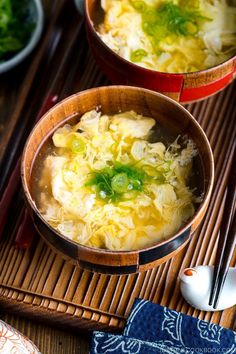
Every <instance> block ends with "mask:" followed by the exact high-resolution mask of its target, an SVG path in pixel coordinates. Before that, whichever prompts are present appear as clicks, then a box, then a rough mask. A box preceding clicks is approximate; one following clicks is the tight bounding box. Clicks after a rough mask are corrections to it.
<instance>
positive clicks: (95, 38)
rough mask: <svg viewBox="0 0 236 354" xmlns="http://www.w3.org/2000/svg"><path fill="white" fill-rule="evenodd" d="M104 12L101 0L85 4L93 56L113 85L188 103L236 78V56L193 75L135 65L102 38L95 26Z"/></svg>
mask: <svg viewBox="0 0 236 354" xmlns="http://www.w3.org/2000/svg"><path fill="white" fill-rule="evenodd" d="M100 12H101V8H100V1H99V0H86V1H85V15H86V25H87V34H88V40H89V44H90V47H91V50H92V52H93V55H94V57H95V59H96V61H97V63H98V65H99V66H100V68H101V69H102V71H103V72H104V73H105V74H106V75H107V77H108V78H109V79H110V80H111V81H112V82H113V83H114V84H122V85H134V86H138V87H145V88H147V89H150V90H154V91H157V92H161V93H163V94H165V95H167V96H169V97H171V98H173V99H174V100H176V101H179V102H182V103H187V102H193V101H198V100H202V99H204V98H206V97H209V96H211V95H213V94H215V93H217V92H219V91H221V90H222V89H224V88H225V87H226V86H227V85H229V84H230V83H231V82H232V81H233V79H234V78H235V77H236V56H235V55H234V56H233V57H231V58H229V59H228V60H226V61H225V62H223V63H222V64H219V65H216V66H214V67H211V68H209V69H205V70H201V71H197V72H190V73H181V74H174V73H165V72H160V71H155V70H151V69H146V68H143V67H141V66H139V65H136V64H134V63H132V62H130V61H128V60H126V59H123V58H122V57H121V56H119V55H118V54H116V53H115V52H114V51H113V50H111V49H110V48H109V47H108V46H107V45H106V44H105V43H104V42H103V41H102V40H101V38H100V37H99V35H98V33H97V30H96V24H97V23H98V14H99V13H100Z"/></svg>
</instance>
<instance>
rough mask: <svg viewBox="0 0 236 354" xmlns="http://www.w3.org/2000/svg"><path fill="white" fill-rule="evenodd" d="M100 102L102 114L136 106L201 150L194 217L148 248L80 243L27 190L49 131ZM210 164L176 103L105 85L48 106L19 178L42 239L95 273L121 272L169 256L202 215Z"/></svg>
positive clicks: (203, 143) (198, 132) (200, 135)
mask: <svg viewBox="0 0 236 354" xmlns="http://www.w3.org/2000/svg"><path fill="white" fill-rule="evenodd" d="M96 107H101V111H102V113H104V114H115V113H117V112H119V111H127V110H131V109H132V110H134V111H136V112H137V113H139V114H143V115H146V116H150V117H153V118H155V119H157V120H158V121H159V122H160V124H162V126H163V125H164V127H165V128H167V129H168V127H169V129H172V131H173V129H174V131H175V132H176V136H177V134H179V133H180V134H182V135H184V134H187V135H188V136H189V138H191V139H192V140H193V141H194V142H195V144H196V146H197V148H198V150H199V161H200V162H199V163H200V165H201V170H202V172H201V173H199V180H200V182H201V183H200V184H201V190H202V192H203V195H204V197H203V200H202V203H201V204H200V205H199V207H198V209H197V210H196V212H195V214H194V216H193V217H192V218H191V219H190V220H189V221H188V223H187V224H186V225H184V226H183V227H182V228H181V229H180V230H179V231H178V232H177V233H176V234H175V235H173V236H172V237H170V238H169V239H168V240H165V241H162V242H158V243H156V244H154V245H153V246H151V247H147V248H144V249H140V250H135V251H109V250H105V249H98V248H92V247H87V246H83V245H80V244H78V243H76V242H74V241H71V240H70V239H69V238H67V237H66V236H63V235H61V234H60V233H58V232H57V231H56V230H54V229H53V228H52V227H51V226H50V225H49V224H47V222H46V221H45V220H44V219H43V217H42V216H41V215H40V213H39V211H38V209H37V207H36V205H35V203H34V200H33V198H32V195H31V190H30V179H31V171H32V166H33V164H34V160H35V156H36V155H37V154H38V152H39V150H40V147H41V146H42V144H43V142H44V141H45V140H46V139H48V137H50V136H51V135H52V133H53V131H54V130H55V129H56V128H58V127H59V126H62V125H64V124H65V123H66V122H69V123H72V124H74V123H75V121H78V116H79V117H80V116H81V115H82V114H84V113H85V112H88V111H90V110H92V109H95V108H96ZM213 176H214V164H213V156H212V151H211V147H210V145H209V142H208V140H207V138H206V135H205V133H204V132H203V130H202V128H201V127H200V125H199V124H198V123H197V121H196V120H195V119H194V118H193V116H192V115H191V114H190V113H189V112H188V111H187V110H186V109H185V108H184V107H182V106H181V105H180V104H178V103H177V102H175V101H173V100H172V99H170V98H168V97H166V96H164V95H162V94H160V93H156V92H152V91H149V90H146V89H140V88H135V87H129V86H108V87H101V88H94V89H90V90H87V91H84V92H80V93H77V94H75V95H72V96H70V97H68V98H67V99H65V100H63V101H62V102H60V103H59V104H57V105H56V106H54V107H53V108H52V109H51V110H50V111H48V112H47V113H46V114H45V115H44V116H43V117H42V118H41V120H40V121H39V122H38V123H37V125H36V126H35V127H34V129H33V131H32V132H31V134H30V136H29V138H28V140H27V142H26V145H25V148H24V152H23V158H22V182H23V188H24V193H25V196H26V200H27V203H28V206H29V208H30V211H31V215H32V218H33V221H34V224H35V226H36V228H37V230H38V232H39V233H40V235H41V236H42V237H43V239H44V240H45V241H46V242H47V243H48V244H49V245H50V246H51V247H53V248H54V249H55V250H56V251H57V252H60V253H62V254H63V255H64V256H68V257H69V258H70V259H72V260H73V261H74V262H76V264H77V265H79V266H80V267H82V268H86V269H90V270H93V271H96V272H102V273H110V274H114V273H116V274H122V273H134V272H138V271H142V270H146V269H148V268H151V267H153V266H155V265H157V264H160V263H163V262H165V261H166V260H168V259H169V258H170V257H173V256H174V255H175V254H176V253H177V252H178V251H179V250H180V249H181V248H183V247H184V246H185V245H186V243H187V242H188V241H189V240H190V236H191V234H192V233H193V231H194V230H195V229H196V227H197V226H198V224H199V223H200V221H201V220H202V218H203V216H204V214H205V211H206V208H207V205H208V203H209V198H210V195H211V191H212V185H213V178H214V177H213Z"/></svg>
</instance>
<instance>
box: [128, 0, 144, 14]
mask: <svg viewBox="0 0 236 354" xmlns="http://www.w3.org/2000/svg"><path fill="white" fill-rule="evenodd" d="M131 4H132V6H133V8H134V9H135V10H137V11H139V12H144V11H145V10H146V8H147V5H146V4H145V2H144V1H131Z"/></svg>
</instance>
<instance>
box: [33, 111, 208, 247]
mask: <svg viewBox="0 0 236 354" xmlns="http://www.w3.org/2000/svg"><path fill="white" fill-rule="evenodd" d="M77 122H78V123H77V124H75V125H70V124H65V123H64V125H63V126H61V127H59V128H58V129H57V130H55V131H54V133H53V135H52V136H50V137H49V138H48V139H47V140H46V141H45V142H44V144H43V146H42V147H41V149H40V151H39V152H38V154H37V157H36V159H35V162H34V166H33V170H32V176H31V177H32V178H31V191H32V195H33V198H34V201H35V203H36V205H37V208H38V209H39V211H40V213H41V215H42V217H43V218H44V219H45V221H46V222H47V223H48V224H50V225H51V226H52V227H53V228H54V229H55V230H56V231H57V232H59V233H60V234H62V235H64V236H66V237H68V238H69V239H71V240H73V241H75V242H78V243H79V244H82V245H86V246H90V247H97V248H104V249H109V250H135V249H140V248H144V247H147V246H151V245H153V244H155V243H157V242H159V241H162V240H165V239H168V238H170V237H171V236H173V235H174V234H175V233H176V232H177V231H178V230H179V229H180V228H181V226H183V225H184V224H185V223H186V222H187V221H188V220H189V219H190V218H191V217H192V216H193V214H194V212H195V208H196V207H197V205H198V203H199V202H200V201H201V193H202V190H201V188H199V187H198V186H197V185H198V183H197V180H199V179H201V176H200V172H199V171H200V169H199V166H200V164H199V163H200V162H199V160H200V158H199V156H198V151H197V149H196V147H195V145H194V143H193V141H191V140H190V139H189V138H188V137H186V136H178V135H176V134H173V133H168V134H167V133H166V132H165V130H164V129H162V127H161V126H160V125H159V124H158V120H157V121H156V120H155V119H153V118H150V117H145V116H142V115H139V114H137V113H135V112H134V111H128V112H123V113H118V114H115V115H112V116H108V115H106V114H102V113H101V112H98V111H96V110H93V111H90V112H87V113H85V114H84V115H83V116H82V117H81V118H80V119H79V118H78V120H77ZM196 164H199V166H198V168H194V166H195V165H196ZM195 171H198V172H195Z"/></svg>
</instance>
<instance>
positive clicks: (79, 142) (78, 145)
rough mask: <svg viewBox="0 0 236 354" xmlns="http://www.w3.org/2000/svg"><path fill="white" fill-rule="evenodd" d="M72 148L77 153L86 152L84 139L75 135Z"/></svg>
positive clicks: (71, 144)
mask: <svg viewBox="0 0 236 354" xmlns="http://www.w3.org/2000/svg"><path fill="white" fill-rule="evenodd" d="M70 149H71V150H72V151H73V152H75V153H76V154H83V153H85V152H86V144H85V142H84V141H83V139H81V138H79V137H73V138H72V139H71V141H70Z"/></svg>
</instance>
